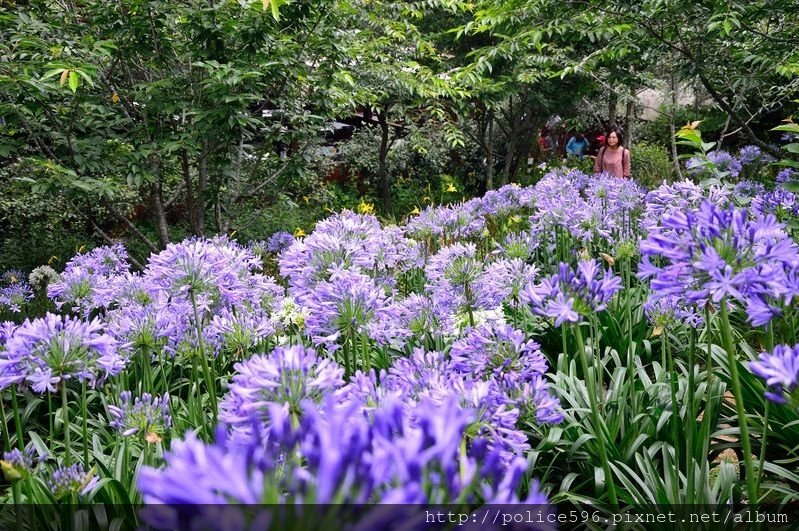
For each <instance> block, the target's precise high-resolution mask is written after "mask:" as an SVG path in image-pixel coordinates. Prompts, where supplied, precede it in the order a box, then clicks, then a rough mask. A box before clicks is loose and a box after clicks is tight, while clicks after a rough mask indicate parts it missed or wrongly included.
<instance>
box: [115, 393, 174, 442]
mask: <svg viewBox="0 0 799 531" xmlns="http://www.w3.org/2000/svg"><path fill="white" fill-rule="evenodd" d="M119 400H120V404H119V407H117V406H113V405H111V406H108V412H109V414H110V418H111V422H110V423H109V424H110V426H111V427H112V428H114V429H116V430H117V431H119V432H120V433H121V434H122V436H123V437H130V436H133V435H137V434H139V435H142V436H143V437H144V438H145V439H146V440H147V442H148V443H153V442H158V441H160V440H161V439H162V438H163V436H164V435H165V434H166V433H167V432H168V431H169V428H171V427H172V416H171V415H170V414H169V394H168V393H167V394H165V395H164V396H153V395H151V394H150V393H144V394H143V395H141V397H138V396H137V397H136V398H135V399H134V398H133V394H132V393H131V392H130V391H122V392H121V393H120V395H119Z"/></svg>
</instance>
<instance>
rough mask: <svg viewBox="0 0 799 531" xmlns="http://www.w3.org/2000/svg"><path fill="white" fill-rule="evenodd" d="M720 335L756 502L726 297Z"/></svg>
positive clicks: (749, 488) (748, 483)
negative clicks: (725, 352) (725, 353)
mask: <svg viewBox="0 0 799 531" xmlns="http://www.w3.org/2000/svg"><path fill="white" fill-rule="evenodd" d="M721 337H722V341H723V342H724V349H725V350H726V351H727V362H728V364H729V366H730V367H729V368H730V380H731V381H732V393H733V395H734V398H735V410H736V412H737V413H738V425H739V428H740V436H741V450H742V451H743V454H744V465H745V467H746V486H747V492H748V495H749V503H751V504H757V502H758V491H757V476H756V475H755V469H754V464H753V462H752V444H751V442H750V441H749V426H748V421H747V416H746V407H745V406H744V397H743V391H742V389H741V378H740V376H739V374H738V358H737V356H736V355H735V346H734V345H733V340H732V326H731V325H730V317H729V311H728V310H727V298H726V297H724V298H722V299H721Z"/></svg>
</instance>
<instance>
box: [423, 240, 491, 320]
mask: <svg viewBox="0 0 799 531" xmlns="http://www.w3.org/2000/svg"><path fill="white" fill-rule="evenodd" d="M482 273H483V261H482V260H481V259H480V258H479V257H478V255H477V247H476V246H475V245H474V244H473V243H467V244H462V243H456V244H453V245H450V246H448V247H444V248H443V249H441V250H440V251H439V252H438V253H436V254H435V255H434V256H432V257H431V258H430V260H429V261H428V263H427V267H426V268H425V274H426V276H427V286H426V288H427V290H428V292H429V293H430V297H431V298H432V299H433V301H434V302H435V303H436V304H439V305H441V306H442V307H445V308H451V309H452V311H454V312H457V311H458V310H460V309H462V308H463V309H472V310H473V309H476V308H493V307H496V305H497V303H498V301H497V300H496V298H495V297H493V296H491V297H489V299H486V298H480V299H478V294H477V293H476V292H475V284H476V283H477V280H478V279H479V278H480V276H481V275H482Z"/></svg>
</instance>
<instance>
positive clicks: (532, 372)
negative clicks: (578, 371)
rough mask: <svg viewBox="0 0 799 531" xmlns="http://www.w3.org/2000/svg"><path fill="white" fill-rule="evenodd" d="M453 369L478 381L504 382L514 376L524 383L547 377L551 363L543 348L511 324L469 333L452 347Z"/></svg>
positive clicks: (479, 329) (474, 330)
mask: <svg viewBox="0 0 799 531" xmlns="http://www.w3.org/2000/svg"><path fill="white" fill-rule="evenodd" d="M449 355H450V359H451V363H452V369H453V370H455V371H458V372H461V373H463V374H469V375H471V376H472V377H474V378H477V379H487V378H489V377H493V378H498V379H502V377H503V376H507V375H512V376H513V377H515V378H520V379H523V380H526V379H530V378H532V377H533V376H536V375H541V374H544V372H546V370H547V361H546V358H544V355H543V354H542V353H541V348H540V346H539V345H538V343H536V342H535V341H533V340H526V339H525V336H524V333H523V332H521V331H519V330H515V329H514V328H513V327H511V326H509V325H498V326H497V325H495V326H490V325H488V326H486V325H484V326H480V327H476V328H475V329H472V330H469V331H468V333H467V334H466V335H465V336H464V337H463V338H462V339H459V340H457V341H455V342H453V343H452V347H451V348H450V352H449Z"/></svg>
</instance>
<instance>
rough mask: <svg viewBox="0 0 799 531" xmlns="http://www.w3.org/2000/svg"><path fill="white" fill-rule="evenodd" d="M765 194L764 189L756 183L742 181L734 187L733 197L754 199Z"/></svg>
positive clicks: (760, 184)
mask: <svg viewBox="0 0 799 531" xmlns="http://www.w3.org/2000/svg"><path fill="white" fill-rule="evenodd" d="M764 193H766V187H765V186H763V184H762V183H759V182H757V181H750V180H743V181H740V182H739V183H738V184H736V185H735V195H737V196H739V197H755V196H757V195H760V194H764Z"/></svg>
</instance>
